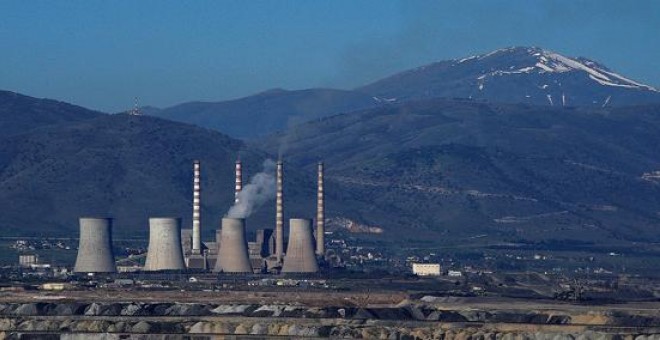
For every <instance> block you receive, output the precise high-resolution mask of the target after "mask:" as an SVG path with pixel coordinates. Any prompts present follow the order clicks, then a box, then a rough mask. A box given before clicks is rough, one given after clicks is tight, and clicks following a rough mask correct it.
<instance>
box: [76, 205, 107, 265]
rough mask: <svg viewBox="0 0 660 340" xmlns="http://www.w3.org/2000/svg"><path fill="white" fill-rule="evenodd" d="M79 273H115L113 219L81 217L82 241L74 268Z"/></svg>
mask: <svg viewBox="0 0 660 340" xmlns="http://www.w3.org/2000/svg"><path fill="white" fill-rule="evenodd" d="M73 271H74V272H77V273H114V272H116V271H117V268H116V267H115V256H114V254H113V252H112V219H110V218H91V217H81V218H80V243H79V245H78V257H77V258H76V265H75V266H74V268H73Z"/></svg>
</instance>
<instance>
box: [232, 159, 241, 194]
mask: <svg viewBox="0 0 660 340" xmlns="http://www.w3.org/2000/svg"><path fill="white" fill-rule="evenodd" d="M241 190H243V168H242V165H241V160H240V159H238V160H236V187H235V191H234V204H238V193H239V192H241Z"/></svg>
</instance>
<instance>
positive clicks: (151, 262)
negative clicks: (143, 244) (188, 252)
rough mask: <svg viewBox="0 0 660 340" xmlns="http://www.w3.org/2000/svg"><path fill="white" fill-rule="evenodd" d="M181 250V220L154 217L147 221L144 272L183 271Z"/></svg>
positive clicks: (183, 263)
mask: <svg viewBox="0 0 660 340" xmlns="http://www.w3.org/2000/svg"><path fill="white" fill-rule="evenodd" d="M185 269H186V265H185V262H184V261H183V249H182V248H181V219H180V218H168V217H155V218H150V219H149V248H148V249H147V261H146V262H145V264H144V270H146V271H158V270H185Z"/></svg>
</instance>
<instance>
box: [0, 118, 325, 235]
mask: <svg viewBox="0 0 660 340" xmlns="http://www.w3.org/2000/svg"><path fill="white" fill-rule="evenodd" d="M239 153H240V155H241V159H242V161H243V162H244V169H245V171H246V173H245V176H246V177H247V178H249V177H250V176H252V175H254V174H255V173H257V172H259V171H261V169H262V162H263V161H264V159H266V158H268V155H266V154H265V153H263V152H260V151H255V150H254V149H251V148H249V147H246V146H245V145H244V144H243V143H242V142H240V141H238V140H234V139H231V138H229V137H227V136H225V135H222V134H220V133H218V132H215V131H211V130H206V129H202V128H198V127H195V126H192V125H187V124H181V123H176V122H172V121H167V120H163V119H159V118H154V117H148V116H129V115H104V116H101V117H99V118H96V119H92V120H86V121H81V122H76V123H71V124H68V125H66V126H54V127H44V128H41V129H36V130H34V131H32V132H30V133H26V134H22V135H18V136H14V137H11V138H6V139H4V140H3V142H2V144H1V145H0V206H1V207H2V214H0V228H2V230H3V234H4V235H7V234H26V233H27V234H30V233H31V234H48V235H58V234H59V235H61V234H66V235H70V236H72V235H75V232H76V231H77V218H78V217H79V216H86V215H104V216H112V217H115V218H116V224H117V229H118V232H119V233H120V234H125V233H131V234H133V235H137V234H143V235H144V234H146V231H147V225H146V224H147V218H148V217H150V216H152V217H153V216H180V217H183V218H184V226H188V227H189V225H190V222H189V221H190V220H191V211H192V208H191V206H192V161H193V160H194V159H200V160H201V162H202V176H203V179H202V186H203V187H202V190H203V191H202V200H203V202H202V205H203V211H202V213H203V216H202V218H203V227H204V230H205V232H206V233H207V237H208V236H209V235H208V234H210V233H211V232H212V230H215V229H217V227H218V225H219V221H220V218H221V217H222V216H223V215H224V214H225V213H226V211H227V210H228V209H229V207H230V206H231V203H232V202H233V196H234V193H233V190H234V161H235V160H236V157H237V156H238V154H239ZM286 173H287V182H286V185H287V187H286V192H285V194H287V201H286V203H287V205H286V210H287V211H286V214H287V216H291V217H312V216H314V207H315V202H314V197H315V184H314V181H313V178H314V175H315V174H314V172H313V171H312V172H310V173H309V174H305V173H302V172H300V171H297V170H296V169H294V168H293V167H291V168H287V169H286ZM274 215H275V214H274V205H273V202H272V201H271V202H269V203H268V204H267V205H265V206H264V207H263V208H262V209H260V210H259V211H258V212H257V213H256V214H255V215H253V216H252V217H251V218H250V219H249V220H248V224H249V226H250V227H251V228H257V227H264V226H271V225H272V224H273V223H274V219H275V217H274Z"/></svg>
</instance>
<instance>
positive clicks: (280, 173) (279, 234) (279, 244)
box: [275, 160, 284, 263]
mask: <svg viewBox="0 0 660 340" xmlns="http://www.w3.org/2000/svg"><path fill="white" fill-rule="evenodd" d="M283 177H284V165H283V164H282V161H281V160H280V161H277V196H276V202H275V253H276V255H277V263H282V255H283V252H284V207H283V203H282V202H283V199H284V197H283V195H284V190H283V189H284V187H283V181H284V178H283Z"/></svg>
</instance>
